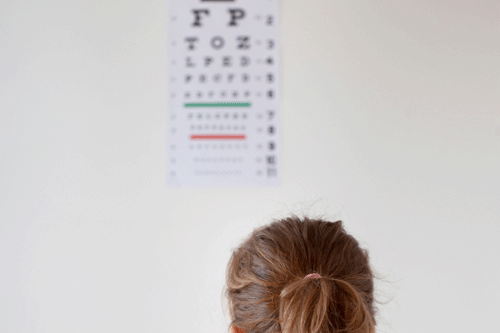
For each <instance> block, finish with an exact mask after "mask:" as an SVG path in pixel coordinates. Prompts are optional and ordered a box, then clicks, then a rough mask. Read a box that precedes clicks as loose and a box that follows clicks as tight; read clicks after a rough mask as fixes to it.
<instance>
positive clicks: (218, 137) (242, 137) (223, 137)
mask: <svg viewBox="0 0 500 333" xmlns="http://www.w3.org/2000/svg"><path fill="white" fill-rule="evenodd" d="M190 139H191V140H245V139H246V136H245V135H241V134H237V135H223V134H213V135H210V134H209V135H191V137H190Z"/></svg>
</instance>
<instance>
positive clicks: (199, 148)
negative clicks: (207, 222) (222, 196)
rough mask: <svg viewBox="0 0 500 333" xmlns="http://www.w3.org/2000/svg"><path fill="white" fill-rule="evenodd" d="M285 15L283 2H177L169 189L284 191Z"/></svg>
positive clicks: (172, 21) (173, 9)
mask: <svg viewBox="0 0 500 333" xmlns="http://www.w3.org/2000/svg"><path fill="white" fill-rule="evenodd" d="M278 13H279V1H278V0H170V2H169V16H168V20H169V36H168V43H169V93H168V98H169V103H168V107H169V110H168V129H167V183H168V185H169V186H276V185H279V176H280V173H279V165H280V160H279V154H278V152H279V151H280V140H279V137H280V136H279V135H280V131H279V106H280V102H279V99H280V91H279V87H280V76H279V23H278Z"/></svg>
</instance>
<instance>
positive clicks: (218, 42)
mask: <svg viewBox="0 0 500 333" xmlns="http://www.w3.org/2000/svg"><path fill="white" fill-rule="evenodd" d="M184 42H186V43H187V49H188V50H189V51H194V50H196V46H197V45H198V42H200V39H199V38H198V37H194V36H190V37H186V38H185V39H184ZM260 43H261V41H260V40H257V41H255V43H254V44H255V45H260ZM210 46H211V47H212V48H213V49H214V50H221V49H223V48H224V46H226V40H225V39H224V38H223V37H221V36H215V37H212V39H210ZM275 46H276V42H275V41H274V39H267V40H266V41H265V47H266V49H268V50H272V49H274V47H275ZM251 47H252V43H251V37H250V36H238V37H236V48H237V49H238V50H249V49H250V48H251Z"/></svg>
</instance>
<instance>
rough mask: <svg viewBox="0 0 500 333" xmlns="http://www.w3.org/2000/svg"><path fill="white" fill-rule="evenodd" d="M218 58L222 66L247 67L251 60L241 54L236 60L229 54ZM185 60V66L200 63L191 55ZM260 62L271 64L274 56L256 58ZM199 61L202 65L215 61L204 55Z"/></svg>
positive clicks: (205, 65) (208, 64)
mask: <svg viewBox="0 0 500 333" xmlns="http://www.w3.org/2000/svg"><path fill="white" fill-rule="evenodd" d="M219 60H220V62H219V64H220V65H221V66H222V67H232V66H238V65H239V66H240V67H247V66H248V65H250V62H251V61H250V57H247V56H242V57H240V58H239V60H236V61H235V60H234V58H233V57H231V56H223V57H221V58H220V59H219ZM185 61H186V62H185V64H186V67H196V66H197V65H199V64H200V60H198V61H195V60H193V58H192V57H186V59H185ZM262 62H263V63H264V64H267V65H273V64H274V58H273V57H267V58H266V59H264V61H262V60H257V63H262ZM201 63H202V65H203V66H204V67H210V66H211V65H212V64H213V63H215V59H214V58H213V57H204V58H203V59H202V60H201ZM235 63H236V64H235Z"/></svg>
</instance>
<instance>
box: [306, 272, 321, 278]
mask: <svg viewBox="0 0 500 333" xmlns="http://www.w3.org/2000/svg"><path fill="white" fill-rule="evenodd" d="M308 278H309V279H321V278H322V276H321V275H319V274H318V273H312V274H308V275H306V277H305V278H304V279H308Z"/></svg>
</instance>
